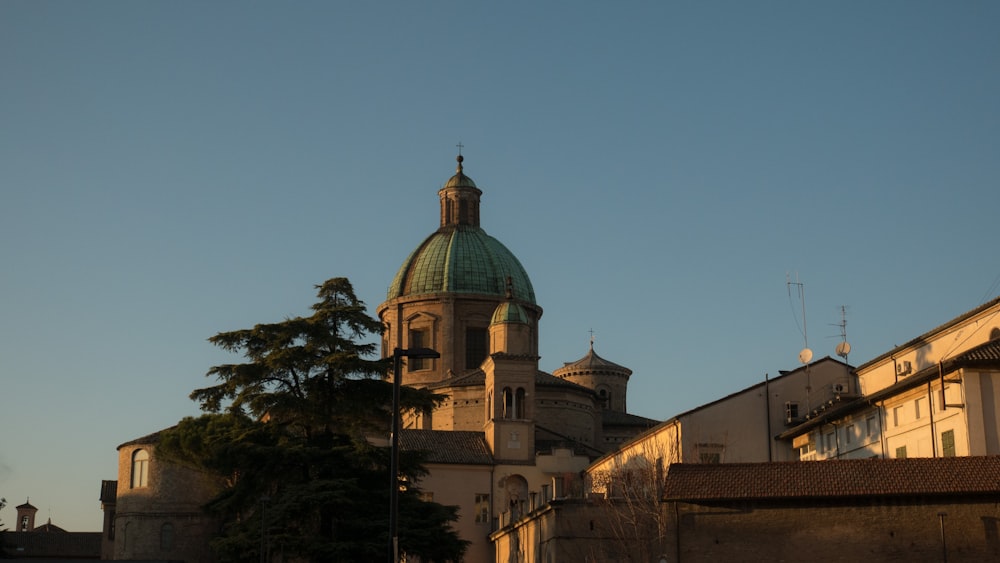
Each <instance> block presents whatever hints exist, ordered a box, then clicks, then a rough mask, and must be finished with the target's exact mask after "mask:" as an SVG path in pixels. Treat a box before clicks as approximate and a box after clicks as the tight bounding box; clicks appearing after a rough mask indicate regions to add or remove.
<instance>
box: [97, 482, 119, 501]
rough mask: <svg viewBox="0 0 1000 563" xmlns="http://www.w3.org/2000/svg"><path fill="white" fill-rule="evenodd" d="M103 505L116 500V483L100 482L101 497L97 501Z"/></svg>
mask: <svg viewBox="0 0 1000 563" xmlns="http://www.w3.org/2000/svg"><path fill="white" fill-rule="evenodd" d="M98 500H100V501H101V502H103V503H105V504H111V503H114V502H116V501H117V500H118V481H107V480H104V481H101V496H100V498H99V499H98Z"/></svg>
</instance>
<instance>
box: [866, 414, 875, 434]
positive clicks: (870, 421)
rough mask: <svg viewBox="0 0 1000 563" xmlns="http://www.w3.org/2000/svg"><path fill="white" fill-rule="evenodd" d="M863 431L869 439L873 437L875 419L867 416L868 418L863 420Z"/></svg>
mask: <svg viewBox="0 0 1000 563" xmlns="http://www.w3.org/2000/svg"><path fill="white" fill-rule="evenodd" d="M865 431H866V433H867V434H866V435H867V436H868V437H869V438H871V437H873V436H875V417H874V416H869V417H868V418H866V419H865Z"/></svg>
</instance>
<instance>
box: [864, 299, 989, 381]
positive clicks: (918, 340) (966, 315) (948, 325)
mask: <svg viewBox="0 0 1000 563" xmlns="http://www.w3.org/2000/svg"><path fill="white" fill-rule="evenodd" d="M997 305H1000V297H996V298H994V299H993V300H991V301H988V302H986V303H983V304H982V305H980V306H979V307H976V308H975V309H973V310H971V311H968V312H966V313H963V314H961V315H959V316H957V317H955V318H954V319H951V320H950V321H948V322H946V323H944V324H943V325H940V326H938V327H935V328H933V329H931V330H929V331H927V332H925V333H923V334H921V335H920V336H918V337H916V338H914V339H913V340H910V341H909V342H907V343H905V344H901V345H899V346H896V347H895V348H893V349H892V350H889V351H888V352H885V353H883V354H881V355H879V356H876V357H875V358H872V359H871V360H868V361H867V362H865V363H863V364H861V365H860V366H858V371H862V372H863V371H864V370H865V369H867V368H868V367H869V366H872V365H875V364H877V363H878V362H880V361H882V360H884V359H886V358H889V357H891V356H892V355H893V354H895V353H897V352H898V351H899V350H905V349H907V348H909V347H911V346H917V345H920V344H923V343H925V342H929V341H931V340H932V339H933V337H934V335H936V334H939V333H941V332H944V331H946V330H948V329H949V328H951V327H953V326H955V325H957V324H959V323H961V322H963V321H965V320H967V319H970V318H972V317H974V316H976V315H978V314H980V313H982V312H983V311H986V310H989V309H990V308H992V307H996V306H997Z"/></svg>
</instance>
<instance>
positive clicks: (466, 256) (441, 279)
mask: <svg viewBox="0 0 1000 563" xmlns="http://www.w3.org/2000/svg"><path fill="white" fill-rule="evenodd" d="M508 277H510V278H511V280H512V282H513V290H514V297H515V298H517V299H520V300H523V301H527V302H529V303H532V304H535V290H534V289H533V288H532V286H531V280H530V279H528V273H527V272H525V271H524V266H522V265H521V263H520V262H519V261H518V260H517V257H515V256H514V254H513V253H512V252H511V251H510V250H507V247H506V246H504V245H503V244H501V243H500V241H498V240H497V239H495V238H493V237H491V236H490V235H488V234H486V231H484V230H482V229H480V228H479V227H468V226H466V227H458V228H454V229H449V230H439V231H438V232H436V233H434V234H432V235H431V236H429V237H427V239H426V240H424V242H423V243H422V244H421V245H420V246H418V247H417V249H416V250H414V251H413V252H412V253H411V254H410V256H409V257H408V258H407V259H406V260H405V261H404V262H403V265H402V266H401V267H400V268H399V271H398V272H397V273H396V277H395V278H394V279H393V280H392V285H391V286H389V294H388V298H389V299H395V298H397V297H403V296H409V295H421V294H426V293H482V294H487V295H496V296H499V297H503V296H504V295H506V286H507V278H508Z"/></svg>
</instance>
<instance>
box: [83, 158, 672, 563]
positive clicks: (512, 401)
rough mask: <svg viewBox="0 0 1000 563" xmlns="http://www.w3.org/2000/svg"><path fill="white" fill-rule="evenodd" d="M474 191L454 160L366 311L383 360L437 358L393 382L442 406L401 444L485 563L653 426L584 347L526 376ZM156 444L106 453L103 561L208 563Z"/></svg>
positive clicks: (408, 424) (190, 495) (621, 370)
mask: <svg viewBox="0 0 1000 563" xmlns="http://www.w3.org/2000/svg"><path fill="white" fill-rule="evenodd" d="M482 193H483V192H482V191H481V190H480V189H479V188H478V187H477V186H476V184H475V182H473V181H472V179H471V178H469V177H468V176H467V175H466V174H465V172H464V168H463V157H462V156H459V157H458V166H457V170H456V173H455V175H454V176H452V177H451V178H450V179H449V180H448V181H447V182H446V183H445V184H444V186H443V187H442V188H441V189H440V190H439V191H438V196H439V198H440V218H439V226H438V228H437V230H435V231H434V232H433V233H431V234H430V236H428V237H427V238H426V239H424V240H423V241H422V242H420V244H419V245H417V247H416V249H415V250H413V252H412V253H411V254H410V255H409V256H408V257H407V258H406V259H405V260H404V262H403V264H402V265H401V266H400V268H399V271H398V273H397V274H396V276H395V279H393V280H392V283H391V285H390V286H389V291H388V295H387V297H386V301H385V302H383V303H382V304H380V305H379V306H378V307H377V315H378V318H379V319H380V320H381V321H382V322H383V323H384V324H385V327H386V330H385V332H384V335H383V340H382V354H383V356H391V355H392V354H393V350H394V349H395V348H401V349H413V348H431V349H434V350H435V351H437V352H438V353H440V358H434V359H430V358H408V361H407V362H406V364H405V365H404V367H403V370H402V379H401V383H402V384H403V385H408V386H413V387H422V388H428V389H431V390H433V391H434V392H436V393H438V394H441V395H445V396H446V397H447V400H446V401H444V402H443V403H442V404H440V405H439V406H438V408H437V409H436V410H435V411H434V412H433V413H431V414H429V415H422V416H415V417H410V418H408V419H406V420H404V430H403V431H402V432H401V433H400V443H401V447H403V448H408V449H414V450H416V449H419V450H423V451H426V452H427V453H428V460H429V461H428V464H427V468H428V470H429V475H427V476H426V477H425V478H424V479H423V480H422V481H421V482H420V484H419V485H420V487H421V489H422V490H423V491H424V492H425V494H426V495H427V497H428V499H433V500H434V501H436V502H439V503H442V504H446V505H455V506H458V507H459V518H460V520H459V522H458V523H457V524H456V529H457V530H458V532H459V533H460V535H461V536H462V537H463V539H466V540H468V541H469V542H470V547H469V550H468V552H467V554H466V558H465V561H467V562H469V563H480V562H482V563H486V562H491V561H493V560H494V553H493V548H492V546H491V544H490V540H489V535H490V533H491V532H492V531H494V530H496V529H497V528H499V527H501V526H503V525H504V524H505V523H507V522H510V521H511V520H512V519H517V518H518V517H519V516H521V515H524V514H526V513H527V512H529V511H531V510H533V509H535V508H536V507H539V506H542V505H543V504H544V503H546V502H548V501H549V500H551V499H553V498H559V497H562V496H564V495H565V494H568V493H569V492H570V490H571V489H579V488H580V487H581V486H582V485H581V482H580V481H581V480H580V475H581V473H582V472H583V470H585V469H586V468H587V466H588V465H589V464H590V463H591V461H593V460H594V459H596V458H598V457H600V456H601V455H603V454H605V453H607V452H608V451H609V450H611V449H613V448H614V447H616V446H617V445H619V444H621V443H622V442H624V441H627V440H629V439H630V438H631V437H633V436H635V435H637V434H639V433H640V432H643V431H644V430H646V429H648V428H650V427H652V426H653V425H655V424H656V422H657V421H654V420H650V419H647V418H643V417H639V416H635V415H631V414H629V413H628V412H627V411H626V396H627V386H628V380H629V377H630V376H631V374H632V372H631V370H629V369H628V368H626V367H623V366H621V365H618V364H615V363H613V362H610V361H608V360H605V359H603V358H601V357H600V356H598V355H597V353H596V352H595V351H594V349H593V344H591V347H590V350H588V351H587V353H586V354H585V355H584V356H583V357H582V358H581V359H579V360H578V361H575V362H569V363H566V364H565V365H564V366H563V367H561V368H559V369H557V370H554V371H553V373H551V374H550V373H546V372H543V371H541V370H540V369H539V367H538V360H539V351H538V340H539V339H538V335H539V319H540V318H541V316H542V307H541V306H540V305H539V304H538V302H537V301H536V297H535V292H534V289H533V287H532V285H531V280H530V278H529V277H528V274H527V272H526V271H525V270H524V267H523V266H522V265H521V263H520V262H519V261H518V259H517V257H516V256H515V255H514V254H513V253H512V252H511V251H510V250H508V249H507V247H505V246H504V245H503V244H502V243H500V242H499V241H498V240H497V239H495V238H493V237H492V236H490V235H488V234H487V233H486V231H484V230H483V228H482V227H481V226H480V213H479V211H480V197H481V196H482ZM155 442H156V435H155V434H154V435H151V436H148V437H145V438H140V439H137V440H134V441H131V442H129V443H127V444H123V445H122V446H120V447H119V448H118V449H119V471H118V482H117V488H116V491H115V493H114V497H113V498H108V499H104V498H103V495H102V502H104V506H105V510H106V516H105V528H106V529H105V535H104V537H105V541H106V546H105V557H106V558H114V559H136V560H141V559H155V560H164V559H171V560H185V561H210V558H209V557H208V554H207V547H206V540H207V537H206V536H205V530H204V529H203V528H205V527H211V525H210V523H208V522H205V521H203V520H202V519H201V517H200V515H199V514H198V512H197V507H198V503H199V502H200V498H195V497H199V495H202V494H206V493H207V492H208V490H209V489H210V488H211V486H210V485H211V483H209V482H208V481H206V480H205V479H204V478H202V477H198V476H193V475H188V474H186V473H185V472H187V471H190V470H188V469H186V468H177V467H164V465H165V464H160V463H158V461H157V459H156V453H155ZM192 483H193V484H196V485H197V486H195V487H191V486H190V485H191V484H192ZM175 489H176V490H175ZM180 493H183V494H180ZM109 496H110V495H109ZM206 498H207V497H206Z"/></svg>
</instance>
